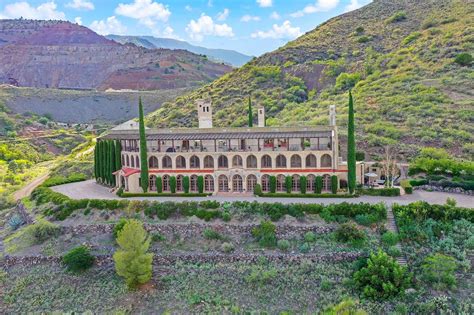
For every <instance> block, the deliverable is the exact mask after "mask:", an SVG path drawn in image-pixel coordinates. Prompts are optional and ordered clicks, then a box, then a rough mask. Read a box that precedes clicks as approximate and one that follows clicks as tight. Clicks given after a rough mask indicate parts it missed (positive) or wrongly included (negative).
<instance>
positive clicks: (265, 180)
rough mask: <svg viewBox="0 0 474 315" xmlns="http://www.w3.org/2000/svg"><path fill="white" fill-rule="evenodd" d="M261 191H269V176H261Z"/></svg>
mask: <svg viewBox="0 0 474 315" xmlns="http://www.w3.org/2000/svg"><path fill="white" fill-rule="evenodd" d="M262 191H264V192H269V191H270V176H269V175H263V176H262Z"/></svg>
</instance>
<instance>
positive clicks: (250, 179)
mask: <svg viewBox="0 0 474 315" xmlns="http://www.w3.org/2000/svg"><path fill="white" fill-rule="evenodd" d="M255 185H257V176H255V175H253V174H250V175H248V176H247V191H248V192H252V191H253V190H254V189H255Z"/></svg>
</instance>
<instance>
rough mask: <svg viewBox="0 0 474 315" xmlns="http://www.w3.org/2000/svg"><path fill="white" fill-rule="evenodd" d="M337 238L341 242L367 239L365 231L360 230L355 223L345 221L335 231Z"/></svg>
mask: <svg viewBox="0 0 474 315" xmlns="http://www.w3.org/2000/svg"><path fill="white" fill-rule="evenodd" d="M335 236H336V240H338V241H340V242H345V243H347V242H349V241H357V240H363V239H365V233H364V231H362V230H359V229H358V228H357V226H356V225H355V224H354V223H343V224H341V225H340V226H339V227H338V228H337V230H336V232H335Z"/></svg>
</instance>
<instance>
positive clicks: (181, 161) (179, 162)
mask: <svg viewBox="0 0 474 315" xmlns="http://www.w3.org/2000/svg"><path fill="white" fill-rule="evenodd" d="M176 168H186V159H185V158H184V157H182V156H181V155H178V156H177V157H176Z"/></svg>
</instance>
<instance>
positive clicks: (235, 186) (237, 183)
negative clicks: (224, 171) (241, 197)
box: [232, 175, 244, 192]
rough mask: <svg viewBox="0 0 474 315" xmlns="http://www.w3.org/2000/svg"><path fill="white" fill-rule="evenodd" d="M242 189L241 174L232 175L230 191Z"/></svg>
mask: <svg viewBox="0 0 474 315" xmlns="http://www.w3.org/2000/svg"><path fill="white" fill-rule="evenodd" d="M243 190H244V185H243V182H242V176H240V175H234V176H233V177H232V191H234V192H242V191H243Z"/></svg>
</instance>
